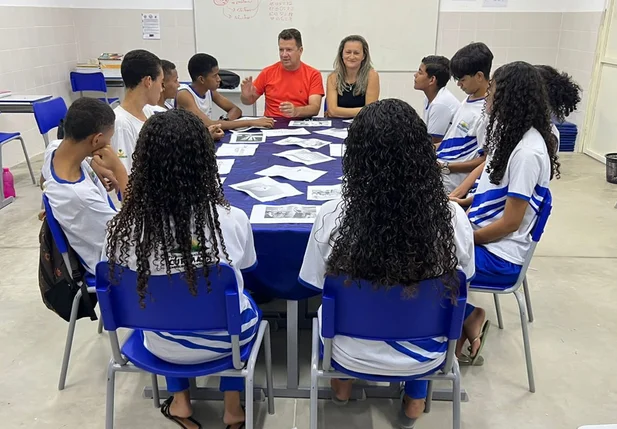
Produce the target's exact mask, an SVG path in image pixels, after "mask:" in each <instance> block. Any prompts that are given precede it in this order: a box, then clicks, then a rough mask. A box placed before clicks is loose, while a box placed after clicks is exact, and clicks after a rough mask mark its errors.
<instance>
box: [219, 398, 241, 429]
mask: <svg viewBox="0 0 617 429" xmlns="http://www.w3.org/2000/svg"><path fill="white" fill-rule="evenodd" d="M245 419H246V416H245V415H244V410H243V409H242V405H240V392H235V391H234V392H232V391H229V392H225V414H223V423H225V424H226V425H227V426H229V427H231V429H238V428H240V426H242V423H244V420H245Z"/></svg>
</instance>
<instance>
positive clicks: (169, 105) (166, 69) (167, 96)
mask: <svg viewBox="0 0 617 429" xmlns="http://www.w3.org/2000/svg"><path fill="white" fill-rule="evenodd" d="M161 66H162V67H163V91H162V92H161V96H160V97H159V101H158V103H157V105H156V106H154V108H155V110H156V111H157V112H166V111H167V110H169V109H173V108H175V107H176V106H175V105H176V95H177V94H178V88H180V82H179V81H178V70H176V65H175V64H174V63H172V62H171V61H167V60H161Z"/></svg>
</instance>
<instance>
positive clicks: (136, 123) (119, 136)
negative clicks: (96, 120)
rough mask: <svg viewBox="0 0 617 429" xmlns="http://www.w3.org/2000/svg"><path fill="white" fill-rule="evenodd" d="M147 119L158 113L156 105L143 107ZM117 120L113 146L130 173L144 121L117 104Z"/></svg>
mask: <svg viewBox="0 0 617 429" xmlns="http://www.w3.org/2000/svg"><path fill="white" fill-rule="evenodd" d="M143 112H144V115H145V116H146V119H147V118H149V117H150V116H152V115H154V114H155V113H156V109H155V108H154V106H151V105H149V104H146V105H145V106H144V108H143ZM114 114H115V115H116V122H115V124H114V135H113V137H112V138H111V146H112V147H113V148H114V150H115V151H116V154H117V155H118V158H120V161H121V162H122V164H123V165H124V168H126V172H127V173H128V174H129V175H130V174H131V169H132V168H133V152H135V146H136V145H137V138H138V137H139V132H140V131H141V128H142V127H143V126H144V121H142V120H141V119H139V118H137V117H135V116H133V115H132V114H131V113H129V112H127V111H126V110H125V109H124V107H122V106H117V107H116V108H115V109H114Z"/></svg>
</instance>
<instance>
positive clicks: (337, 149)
mask: <svg viewBox="0 0 617 429" xmlns="http://www.w3.org/2000/svg"><path fill="white" fill-rule="evenodd" d="M343 155H345V145H344V144H341V143H332V144H331V145H330V156H335V157H337V158H341V157H342V156H343Z"/></svg>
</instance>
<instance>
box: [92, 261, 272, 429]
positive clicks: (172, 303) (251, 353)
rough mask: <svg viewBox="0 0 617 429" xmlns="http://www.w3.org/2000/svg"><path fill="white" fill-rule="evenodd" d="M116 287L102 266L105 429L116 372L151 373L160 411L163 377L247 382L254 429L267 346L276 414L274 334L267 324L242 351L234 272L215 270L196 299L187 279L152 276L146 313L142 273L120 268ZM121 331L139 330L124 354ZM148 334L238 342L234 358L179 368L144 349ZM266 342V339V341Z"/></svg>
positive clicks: (110, 419) (98, 286) (108, 424)
mask: <svg viewBox="0 0 617 429" xmlns="http://www.w3.org/2000/svg"><path fill="white" fill-rule="evenodd" d="M113 278H114V279H117V280H118V284H112V282H111V281H110V267H109V264H108V263H107V262H101V263H99V264H98V265H97V267H96V293H97V296H98V299H99V305H100V308H101V314H102V316H103V325H104V326H105V330H107V331H109V337H110V340H111V349H112V358H111V360H110V362H109V366H108V369H107V374H108V375H107V402H106V417H105V428H106V429H112V428H113V419H114V384H115V375H116V372H140V371H145V372H149V373H151V375H152V392H153V395H152V396H153V400H154V406H155V407H158V406H160V403H159V390H158V382H157V375H162V376H170V377H182V378H196V377H202V376H208V375H220V376H226V377H243V378H245V379H246V389H245V392H246V393H245V395H246V396H245V405H246V427H247V429H252V428H253V379H254V375H255V363H256V361H257V355H258V354H259V349H260V347H261V344H262V342H263V341H265V357H266V382H267V395H268V413H269V414H274V396H273V390H272V389H273V387H272V351H271V346H270V328H269V326H268V322H267V321H265V320H263V321H262V322H261V324H260V325H259V331H258V332H257V335H256V336H255V339H254V340H253V341H252V342H251V343H249V344H247V345H245V346H242V347H240V333H241V326H242V319H241V317H240V301H239V294H238V285H237V283H236V276H235V273H234V271H233V269H232V268H231V267H229V266H227V265H223V264H221V266H220V270H218V269H217V268H215V267H213V269H212V270H211V271H210V275H209V280H210V283H211V291H210V292H208V291H207V284H206V279H204V278H203V277H201V278H200V279H199V283H198V285H197V290H198V293H197V296H193V295H191V293H190V291H189V288H188V286H187V285H186V281H185V280H184V279H183V273H177V274H173V275H172V276H171V277H168V276H167V275H160V276H151V277H150V279H149V280H148V297H147V298H146V306H145V308H141V306H140V305H139V296H138V295H137V290H136V287H135V285H136V284H137V273H136V272H134V271H132V270H129V269H127V268H124V269H123V268H121V267H115V273H114V277H113ZM118 328H129V329H135V330H136V331H133V332H132V333H131V334H130V335H128V337H127V340H126V341H125V343H124V344H123V346H122V348H120V345H119V342H118V335H117V333H116V330H117V329H118ZM142 331H162V332H170V333H185V332H187V331H191V332H195V331H228V332H229V333H230V335H231V341H232V356H231V357H228V358H223V359H219V360H216V361H213V362H208V363H203V364H197V365H177V364H173V363H169V362H165V361H163V360H161V359H159V358H157V357H156V356H154V355H153V354H152V353H150V352H149V351H148V350H147V349H146V348H145V347H144V344H143V335H142ZM264 338H265V339H264Z"/></svg>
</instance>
